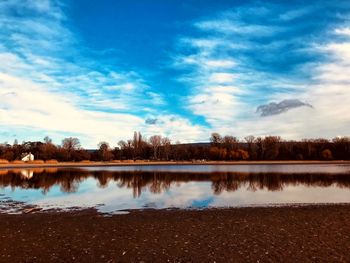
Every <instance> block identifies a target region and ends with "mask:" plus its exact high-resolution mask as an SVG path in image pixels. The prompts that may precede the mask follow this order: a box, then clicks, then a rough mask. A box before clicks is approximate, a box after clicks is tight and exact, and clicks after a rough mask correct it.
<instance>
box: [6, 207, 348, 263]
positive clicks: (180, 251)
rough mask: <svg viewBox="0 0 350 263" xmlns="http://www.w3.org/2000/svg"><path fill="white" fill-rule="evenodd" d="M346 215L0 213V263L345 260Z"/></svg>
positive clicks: (269, 210)
mask: <svg viewBox="0 0 350 263" xmlns="http://www.w3.org/2000/svg"><path fill="white" fill-rule="evenodd" d="M349 217H350V204H329V205H310V206H296V207H293V206H291V207H243V208H220V209H215V208H212V209H203V210H181V209H170V210H152V209H147V210H141V211H140V210H137V211H135V210H131V211H130V213H129V214H119V215H104V214H99V213H97V212H96V210H94V209H87V210H81V211H73V212H57V211H53V212H43V213H41V212H38V213H29V214H20V215H9V214H1V213H0V220H1V222H3V223H2V224H0V244H1V246H0V262H9V261H11V262H27V261H28V262H29V261H35V262H71V261H77V262H141V261H143V262H167V261H170V262H214V261H216V262H258V261H260V262H273V261H276V260H277V259H278V260H281V261H283V262H334V261H336V262H348V261H350V254H349V253H348V251H349V249H350V234H349V233H350V222H349V220H348V218H349ZM62 226H64V227H62Z"/></svg>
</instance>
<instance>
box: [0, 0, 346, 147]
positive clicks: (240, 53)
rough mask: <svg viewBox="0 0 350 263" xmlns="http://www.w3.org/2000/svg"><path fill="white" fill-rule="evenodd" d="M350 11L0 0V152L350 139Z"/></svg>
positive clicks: (191, 2)
mask: <svg viewBox="0 0 350 263" xmlns="http://www.w3.org/2000/svg"><path fill="white" fill-rule="evenodd" d="M349 83H350V2H349V1H341V0H337V1H277V0H276V1H234V0H230V1H228V0H216V1H209V0H207V1H203V0H201V1H200V0H147V1H145V0H125V1H123V0H121V1H113V0H99V1H97V0H96V1H95V0H91V1H84V0H74V1H73V0H0V142H9V143H12V142H13V141H14V140H15V139H17V140H18V141H19V142H22V141H29V140H31V141H35V140H43V138H44V137H45V136H49V137H51V138H52V139H53V141H54V142H55V143H57V144H60V142H61V140H62V139H63V138H65V137H78V138H79V139H80V141H81V143H82V145H83V147H86V148H95V147H96V145H97V144H98V143H99V142H100V141H107V142H109V143H110V144H111V145H113V146H115V145H117V142H118V141H119V140H122V139H123V140H125V139H128V138H131V137H132V134H133V132H134V131H140V132H141V133H142V134H143V135H145V136H146V137H150V136H151V135H153V134H160V135H162V136H168V137H169V138H170V139H171V140H172V141H173V142H176V141H180V142H183V143H185V142H203V141H208V138H209V137H210V134H211V133H212V132H219V133H221V134H230V135H233V136H236V137H238V138H240V139H243V138H244V137H245V136H248V135H254V136H267V135H279V136H282V137H283V138H285V139H293V140H299V139H303V138H319V137H322V138H334V137H336V136H349V135H350V114H349V111H350V106H349V105H350V103H349V102H350V86H349Z"/></svg>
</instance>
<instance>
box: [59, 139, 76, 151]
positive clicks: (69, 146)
mask: <svg viewBox="0 0 350 263" xmlns="http://www.w3.org/2000/svg"><path fill="white" fill-rule="evenodd" d="M62 148H63V149H65V150H67V151H68V152H70V151H73V150H79V149H80V141H79V139H78V138H73V137H69V138H65V139H63V141H62Z"/></svg>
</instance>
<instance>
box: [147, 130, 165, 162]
mask: <svg viewBox="0 0 350 263" xmlns="http://www.w3.org/2000/svg"><path fill="white" fill-rule="evenodd" d="M161 140H162V136H160V135H153V136H151V137H150V138H149V142H150V144H151V145H152V148H153V154H154V159H158V150H159V146H160V145H161Z"/></svg>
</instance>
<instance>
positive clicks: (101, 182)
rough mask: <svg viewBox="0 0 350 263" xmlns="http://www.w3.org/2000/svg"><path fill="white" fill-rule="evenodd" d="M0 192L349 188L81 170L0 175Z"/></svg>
mask: <svg viewBox="0 0 350 263" xmlns="http://www.w3.org/2000/svg"><path fill="white" fill-rule="evenodd" d="M0 172H1V173H0V174H1V175H0V188H5V187H10V188H11V189H12V191H15V190H16V188H21V189H40V190H42V193H43V194H46V193H47V192H49V191H50V189H51V188H52V187H53V186H59V187H60V190H61V191H62V192H63V193H74V192H77V191H78V189H79V185H80V184H81V183H82V182H84V181H85V180H86V179H87V178H93V179H95V180H96V181H97V182H98V184H97V187H99V188H106V187H108V185H109V184H110V183H116V184H117V186H118V188H128V189H132V193H133V197H135V198H137V197H140V196H141V194H142V192H143V191H144V190H145V189H147V190H148V191H150V192H151V193H154V194H159V193H162V192H163V191H167V190H169V189H170V188H171V186H172V185H178V184H181V183H189V182H210V183H211V188H212V190H213V193H214V194H220V193H221V192H223V191H227V192H231V191H236V190H238V189H239V188H246V189H247V190H248V191H257V190H262V189H267V190H268V191H283V188H284V187H286V186H298V185H304V186H307V187H330V186H335V187H338V188H350V176H349V174H344V173H340V174H325V173H322V174H321V173H302V174H300V173H243V172H215V173H182V172H151V171H139V170H138V171H88V170H84V169H31V170H28V169H27V170H23V169H21V170H11V171H7V170H5V171H0Z"/></svg>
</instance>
